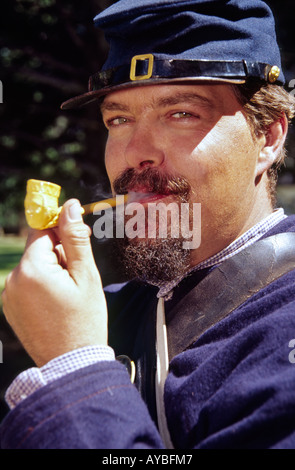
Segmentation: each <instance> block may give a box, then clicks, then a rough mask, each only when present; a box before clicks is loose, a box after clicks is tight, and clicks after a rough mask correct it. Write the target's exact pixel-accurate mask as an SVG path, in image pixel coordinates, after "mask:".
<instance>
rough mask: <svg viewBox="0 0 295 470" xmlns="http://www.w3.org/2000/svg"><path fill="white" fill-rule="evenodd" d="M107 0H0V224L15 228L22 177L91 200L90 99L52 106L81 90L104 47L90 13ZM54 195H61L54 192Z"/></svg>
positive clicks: (96, 146)
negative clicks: (69, 106) (71, 106)
mask: <svg viewBox="0 0 295 470" xmlns="http://www.w3.org/2000/svg"><path fill="white" fill-rule="evenodd" d="M111 3H114V2H112V1H107V0H87V1H86V2H81V1H80V0H62V1H61V0H1V16H0V80H1V82H2V91H3V103H1V104H0V122H1V126H0V201H1V205H0V227H2V229H3V230H4V231H5V232H18V231H19V230H20V229H21V228H22V227H23V226H24V225H25V221H24V217H23V201H24V196H25V190H26V180H27V179H29V178H37V179H44V180H49V181H54V182H56V183H58V184H60V185H61V186H62V187H63V198H66V197H78V198H80V199H81V201H82V202H83V201H84V200H85V202H88V201H89V200H90V199H91V192H92V188H93V187H94V186H95V185H96V183H97V182H101V180H103V181H105V180H106V175H105V170H104V162H103V154H104V145H105V131H104V128H103V126H102V124H101V123H100V120H99V118H98V113H99V111H98V108H97V107H96V106H90V107H85V108H83V109H80V110H75V111H72V112H69V111H67V112H65V111H61V110H60V104H61V103H62V102H63V101H65V100H66V99H68V98H70V97H72V96H74V95H76V94H79V93H83V92H85V91H87V83H88V77H89V75H90V74H92V73H95V72H96V71H98V70H99V69H100V67H101V65H102V63H103V62H104V60H105V57H106V51H107V46H106V43H105V41H104V38H103V36H102V34H101V33H100V32H99V31H97V30H96V29H95V28H94V26H93V21H92V19H93V17H94V16H95V15H96V14H97V13H98V12H99V11H101V10H102V9H104V8H106V7H107V6H108V5H110V4H111ZM61 199H62V198H61Z"/></svg>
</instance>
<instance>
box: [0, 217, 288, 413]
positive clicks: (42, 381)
mask: <svg viewBox="0 0 295 470" xmlns="http://www.w3.org/2000/svg"><path fill="white" fill-rule="evenodd" d="M285 217H286V216H285V214H284V211H283V209H277V210H276V211H274V212H273V213H272V214H271V215H269V216H268V217H266V218H265V219H263V220H262V221H261V222H259V223H258V224H256V225H255V226H254V227H252V228H251V229H250V230H248V231H247V232H245V233H244V234H243V235H242V236H241V237H239V238H238V239H237V240H235V241H234V242H233V243H231V244H230V245H229V246H228V247H226V248H224V249H223V250H222V251H220V252H219V253H217V254H216V255H214V256H212V257H211V258H209V259H207V260H205V261H203V262H202V263H200V264H199V265H197V266H195V267H194V268H193V269H192V270H191V271H190V272H193V271H195V270H200V269H203V268H208V267H210V266H214V265H217V264H219V263H221V262H222V261H224V260H226V259H227V258H230V257H231V256H233V255H235V254H237V253H239V252H240V251H241V250H243V249H244V248H246V247H248V246H249V245H251V244H252V243H254V242H255V241H256V240H258V239H259V238H261V237H262V236H263V235H264V234H265V233H266V232H268V230H270V229H271V228H273V227H274V226H275V225H276V224H278V223H279V222H281V221H282V220H283V219H284V218H285ZM181 279H182V278H180V279H177V280H175V281H174V282H170V283H167V285H165V286H163V287H161V288H160V289H159V293H158V297H164V298H169V296H171V293H172V292H173V288H174V287H175V286H176V285H177V284H178V283H179V282H180V281H181ZM113 360H115V355H114V351H113V349H112V348H110V347H109V346H99V345H98V346H86V347H84V348H80V349H77V350H74V351H70V352H68V353H66V354H63V355H62V356H59V357H56V358H55V359H53V360H51V361H50V362H48V363H47V364H45V365H44V366H43V367H41V368H37V367H32V368H30V369H28V370H26V371H24V372H22V373H21V374H19V375H18V376H17V377H16V378H15V379H14V381H13V382H12V384H11V385H10V387H9V388H8V390H7V392H6V395H5V400H6V402H7V404H8V406H9V407H10V408H11V409H13V408H14V407H15V406H16V405H17V404H18V403H20V402H21V401H22V400H23V399H25V398H26V397H28V396H29V395H31V394H32V393H33V392H35V391H37V390H38V389H39V388H41V387H43V386H44V385H46V384H49V383H51V382H53V381H54V380H56V379H58V378H60V377H62V376H64V375H66V374H69V373H70V372H74V371H75V370H78V369H81V368H83V367H87V366H89V365H91V364H93V363H95V362H98V361H113Z"/></svg>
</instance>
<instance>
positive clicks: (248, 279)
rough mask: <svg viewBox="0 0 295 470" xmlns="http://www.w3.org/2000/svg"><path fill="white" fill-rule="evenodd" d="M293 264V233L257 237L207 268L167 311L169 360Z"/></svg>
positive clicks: (294, 262) (293, 265) (291, 267)
mask: <svg viewBox="0 0 295 470" xmlns="http://www.w3.org/2000/svg"><path fill="white" fill-rule="evenodd" d="M294 268H295V233H280V234H278V235H273V236H271V237H268V238H265V239H262V240H259V241H258V242H256V243H254V244H253V245H251V246H250V247H248V248H245V249H244V250H243V251H241V252H240V253H238V254H237V255H235V256H233V257H232V258H229V259H227V260H225V261H224V262H223V263H221V264H220V266H218V267H216V268H215V269H214V270H213V271H211V272H210V273H209V274H208V275H207V276H206V277H205V278H204V279H203V280H202V281H201V282H200V283H199V284H198V285H197V286H196V287H195V288H194V289H192V290H191V291H190V292H189V293H188V294H187V295H186V296H185V297H184V298H183V299H181V301H180V302H178V304H177V305H176V306H175V307H174V308H173V309H172V311H171V312H170V313H169V323H167V336H168V351H169V360H171V359H172V358H173V357H174V356H175V355H177V354H179V353H180V352H182V351H184V350H185V349H187V348H188V347H189V346H191V345H192V344H193V343H194V342H195V341H196V340H197V339H198V338H199V337H200V336H201V334H203V333H204V332H205V331H206V330H208V328H210V327H211V326H213V325H214V324H215V323H217V322H218V321H220V320H222V319H223V318H225V317H226V316H227V315H228V314H229V313H231V312H232V311H233V310H235V309H236V308H237V307H239V306H240V305H241V304H243V303H244V302H245V301H246V300H247V299H249V298H250V297H251V296H252V295H253V294H255V293H256V292H258V291H260V290H261V289H263V288H264V287H266V286H267V285H268V284H270V283H271V282H273V281H274V280H275V279H278V278H279V277H281V276H282V275H283V274H286V273H287V272H289V271H291V270H292V269H294Z"/></svg>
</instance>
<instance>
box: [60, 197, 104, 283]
mask: <svg viewBox="0 0 295 470" xmlns="http://www.w3.org/2000/svg"><path fill="white" fill-rule="evenodd" d="M81 212H82V210H81V205H80V203H79V201H77V200H76V199H71V200H69V201H67V202H66V203H65V204H64V206H63V209H62V211H61V214H60V218H59V235H60V240H61V243H62V246H63V249H64V253H65V257H66V260H67V269H68V272H69V274H70V275H71V276H72V278H73V279H74V280H75V281H76V282H78V281H79V280H82V279H85V278H87V277H88V275H89V273H93V272H97V269H96V266H95V262H94V258H93V254H92V248H91V243H90V235H91V230H90V229H89V227H88V226H87V225H86V224H84V222H83V218H82V215H81Z"/></svg>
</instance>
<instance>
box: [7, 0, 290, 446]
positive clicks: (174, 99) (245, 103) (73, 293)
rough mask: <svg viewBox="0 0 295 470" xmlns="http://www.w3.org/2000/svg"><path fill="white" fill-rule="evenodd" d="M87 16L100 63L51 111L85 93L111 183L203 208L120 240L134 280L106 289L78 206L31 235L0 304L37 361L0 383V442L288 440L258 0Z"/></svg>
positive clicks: (273, 70) (270, 63) (285, 346)
mask: <svg viewBox="0 0 295 470" xmlns="http://www.w3.org/2000/svg"><path fill="white" fill-rule="evenodd" d="M95 22H96V24H97V26H100V27H102V28H103V29H104V31H105V33H106V37H107V38H108V40H109V42H110V53H109V58H108V61H107V62H106V64H105V66H104V70H103V71H102V72H101V73H98V74H96V75H94V76H93V77H92V78H91V80H90V91H89V92H88V93H86V94H85V95H83V96H82V97H77V98H74V99H72V100H70V101H69V102H67V103H65V104H64V108H66V107H69V106H72V105H78V104H82V103H86V102H90V101H93V100H94V101H95V100H99V101H100V104H101V111H102V117H103V120H104V122H105V125H106V127H107V129H108V132H109V136H108V141H107V147H106V156H105V159H106V168H107V172H108V175H109V179H110V183H111V186H112V189H113V192H114V193H117V194H125V193H129V194H130V193H131V192H135V193H144V195H145V197H146V196H147V198H146V199H144V200H143V205H144V207H145V211H144V213H145V214H146V211H147V206H148V203H149V202H152V201H153V202H162V203H164V204H165V205H166V206H168V204H170V203H173V204H176V206H177V207H180V208H181V207H182V204H189V205H190V207H192V206H193V204H201V214H202V216H201V218H202V220H201V243H200V246H199V247H194V248H193V249H189V250H188V249H185V248H184V245H183V242H184V241H185V240H184V238H185V237H182V238H181V237H179V238H178V239H176V238H175V237H173V236H171V235H170V236H169V235H167V237H166V238H163V239H162V238H160V237H159V236H157V237H156V238H153V239H150V238H149V237H148V236H146V235H145V236H143V237H140V236H136V237H134V238H131V237H129V239H128V237H127V239H124V240H123V243H121V245H123V246H122V250H123V253H124V255H123V256H124V257H125V261H126V264H128V269H129V271H130V272H131V273H132V275H133V276H136V278H138V279H139V280H141V281H144V283H143V284H139V283H138V281H137V280H135V281H132V282H128V283H126V284H124V285H121V286H110V287H109V288H108V289H106V292H105V295H104V293H103V290H102V288H101V283H100V278H99V273H98V272H97V269H96V266H95V264H94V261H93V257H92V252H91V248H90V243H89V235H90V231H89V229H88V227H87V226H86V225H84V223H83V221H82V217H81V208H80V205H79V203H78V202H77V201H76V200H70V201H68V202H67V203H65V205H64V207H63V210H62V213H61V216H60V221H59V227H58V229H53V230H45V231H41V232H40V231H39V232H38V231H32V232H31V233H30V236H29V239H28V243H27V247H26V251H25V254H24V256H23V258H22V261H21V263H20V265H19V266H18V267H17V268H16V269H15V270H14V271H13V272H12V273H11V274H10V276H9V277H8V280H7V283H6V288H5V291H4V293H3V303H4V312H5V315H6V317H7V319H8V321H9V323H10V324H11V326H12V328H13V329H14V331H15V332H16V334H17V335H18V336H19V338H20V340H21V341H22V343H23V345H24V347H25V348H26V349H27V351H28V353H29V354H30V355H31V357H32V358H33V359H34V361H35V362H36V365H37V367H36V368H33V369H30V370H29V371H25V372H23V373H22V374H21V375H20V376H19V377H17V378H16V380H15V381H14V382H13V384H12V385H11V387H10V388H9V390H8V392H7V402H8V403H9V405H10V407H11V412H10V413H9V414H8V416H7V418H6V419H5V421H4V423H3V424H2V428H1V445H2V448H129V449H131V448H162V447H165V446H166V447H174V448H179V449H181V448H182V449H189V448H294V446H295V425H294V414H295V395H294V393H293V384H294V378H295V368H294V365H293V363H292V360H290V353H291V350H290V346H289V344H290V341H291V340H292V339H293V338H295V317H294V308H295V299H294V282H295V271H294V269H293V267H294V255H293V250H292V249H290V250H289V249H287V254H286V256H285V248H286V242H285V240H287V242H288V243H291V242H292V240H293V238H292V232H294V229H295V224H294V218H293V217H288V218H287V217H285V216H284V214H283V211H282V210H275V206H274V190H273V188H274V185H275V179H276V168H277V167H278V166H279V164H281V163H282V161H283V154H284V142H285V138H286V134H287V127H288V120H290V119H291V118H292V117H293V111H294V105H293V102H292V99H291V97H290V96H289V95H288V94H287V93H286V92H284V90H283V88H282V86H281V85H282V84H283V82H284V77H283V74H282V72H281V71H280V68H281V65H280V57H279V52H278V47H277V44H276V39H275V31H274V23H273V17H272V14H271V12H270V10H269V8H268V7H267V5H266V4H265V3H264V2H262V1H260V0H247V1H245V0H230V1H226V2H224V1H220V0H218V1H217V0H210V1H204V0H194V1H192V0H186V1H184V0H181V1H172V0H158V1H154V0H140V1H132V0H121V1H119V2H117V3H116V4H114V5H113V6H112V7H110V8H109V9H107V10H106V11H105V12H103V13H102V14H100V15H98V16H97V17H96V19H95ZM127 207H128V206H127ZM193 215H194V212H193V211H192V210H191V211H190V219H189V228H191V225H192V222H194V221H193V220H192V218H193ZM129 216H130V214H129ZM171 217H172V216H171ZM128 220H129V221H130V218H129V219H128ZM167 220H168V225H169V228H170V229H171V228H172V225H173V223H172V219H170V218H169V217H168V219H167ZM138 223H139V225H140V223H141V222H138ZM143 223H144V224H145V223H146V222H143ZM155 224H156V225H157V227H158V230H160V222H159V223H157V222H155ZM141 228H146V225H144V226H143V227H141ZM290 232H291V236H290V237H289V235H290ZM281 233H283V234H284V237H285V236H286V235H287V238H284V239H283V240H284V241H283V243H281V242H280V241H279V240H281V238H275V240H276V241H275V242H272V240H273V238H269V237H270V236H271V235H274V234H281ZM288 233H289V235H288ZM261 238H262V239H263V241H262V242H261V241H258V240H259V239H261ZM290 240H291V242H290ZM261 243H262V244H261ZM273 243H274V244H273ZM281 245H283V247H282V246H281ZM273 246H275V248H273ZM282 251H283V262H282V263H281V264H282V270H279V273H277V270H276V268H277V265H278V264H279V262H278V260H281V256H282V255H281V252H282ZM241 256H242V258H241ZM249 260H250V261H249ZM228 262H230V264H228ZM286 266H287V267H286ZM274 273H275V274H274ZM245 279H246V281H245ZM244 285H246V286H247V289H246V292H245V291H244V287H243V286H244ZM198 288H199V289H198ZM191 294H193V296H194V297H193V302H192V300H191ZM105 296H106V297H105ZM165 317H166V320H165ZM187 319H188V321H187ZM165 321H166V323H167V328H168V340H167V338H166V336H165V330H166V328H165ZM107 322H109V328H108V327H107ZM108 330H109V331H108ZM167 341H168V350H167ZM108 344H109V345H110V346H108ZM112 348H114V350H113V349H112ZM115 355H116V356H119V355H125V356H129V357H130V358H131V361H133V362H134V363H135V365H136V378H135V383H136V386H135V385H133V384H132V383H131V380H130V378H129V375H128V372H127V369H126V367H125V366H124V365H122V364H121V363H120V361H119V360H114V359H115ZM168 361H169V362H170V364H169V371H168V370H167V369H168ZM130 364H131V365H132V363H129V366H130ZM131 369H132V367H131ZM155 377H156V379H155ZM164 383H165V390H164ZM138 390H139V392H140V393H139V392H138ZM140 395H141V396H140Z"/></svg>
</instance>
